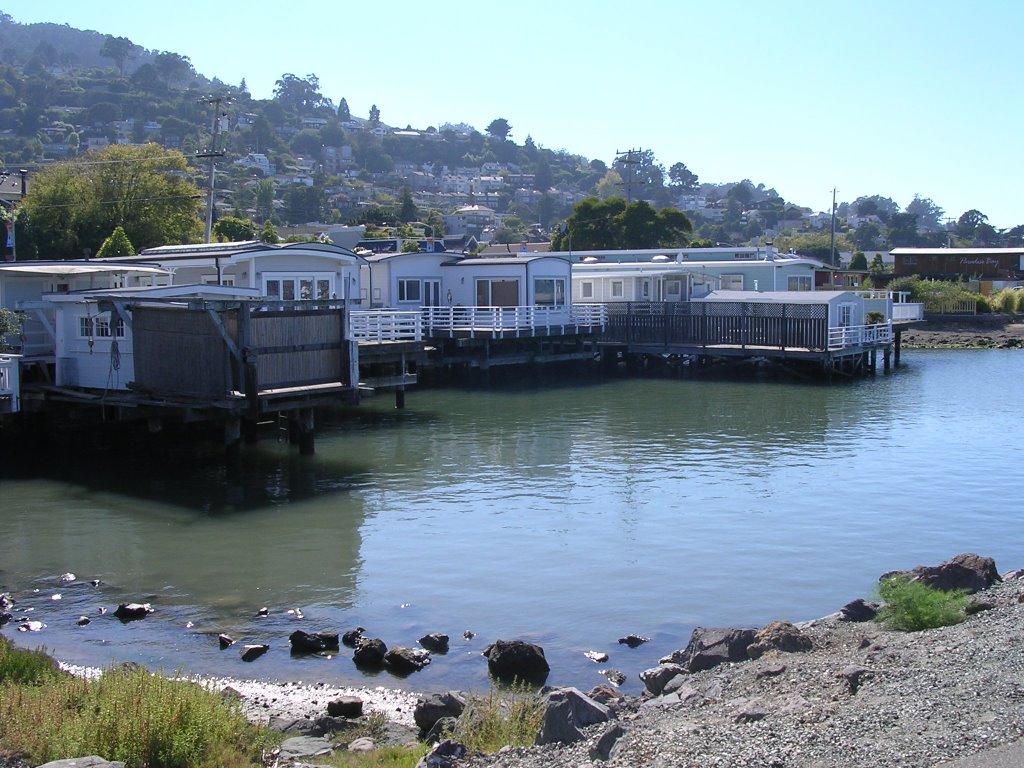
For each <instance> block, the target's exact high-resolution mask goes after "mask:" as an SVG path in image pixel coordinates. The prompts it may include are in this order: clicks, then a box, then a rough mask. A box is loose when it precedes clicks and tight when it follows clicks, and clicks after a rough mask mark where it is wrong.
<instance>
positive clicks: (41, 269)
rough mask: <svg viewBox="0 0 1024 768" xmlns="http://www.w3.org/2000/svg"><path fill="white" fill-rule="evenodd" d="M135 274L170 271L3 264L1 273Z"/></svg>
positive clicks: (133, 266) (120, 266)
mask: <svg viewBox="0 0 1024 768" xmlns="http://www.w3.org/2000/svg"><path fill="white" fill-rule="evenodd" d="M118 272H135V273H138V274H142V275H167V274H170V270H167V269H162V268H160V267H143V266H139V265H136V264H3V265H0V273H2V274H8V275H94V274H102V273H118Z"/></svg>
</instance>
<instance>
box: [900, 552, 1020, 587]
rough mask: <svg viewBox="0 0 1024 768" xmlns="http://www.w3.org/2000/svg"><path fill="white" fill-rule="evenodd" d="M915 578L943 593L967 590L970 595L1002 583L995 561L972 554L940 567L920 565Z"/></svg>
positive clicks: (950, 560)
mask: <svg viewBox="0 0 1024 768" xmlns="http://www.w3.org/2000/svg"><path fill="white" fill-rule="evenodd" d="M913 576H914V579H915V580H917V581H920V582H921V583H922V584H927V585H928V586H929V587H934V588H935V589H941V590H942V591H943V592H949V591H951V590H954V589H966V590H967V591H968V592H969V593H970V594H974V593H975V592H980V591H981V590H983V589H988V588H989V587H991V586H992V585H993V584H995V583H997V582H1000V581H1002V578H1001V577H1000V576H999V571H997V570H996V561H995V560H993V559H992V558H991V557H981V556H979V555H975V554H974V553H972V552H967V553H964V554H961V555H957V556H956V557H953V558H950V559H949V560H947V561H946V562H944V563H941V564H940V565H933V566H923V565H919V566H918V567H917V568H915V569H914V570H913Z"/></svg>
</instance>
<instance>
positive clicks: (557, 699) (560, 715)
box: [534, 688, 611, 746]
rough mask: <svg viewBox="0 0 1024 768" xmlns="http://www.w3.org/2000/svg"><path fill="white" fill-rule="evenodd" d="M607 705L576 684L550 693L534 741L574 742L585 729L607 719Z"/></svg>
mask: <svg viewBox="0 0 1024 768" xmlns="http://www.w3.org/2000/svg"><path fill="white" fill-rule="evenodd" d="M610 717H611V714H610V713H609V710H608V707H606V706H605V705H604V704H599V703H598V702H596V701H594V700H593V699H592V698H590V697H589V696H587V695H586V694H585V693H583V692H581V691H579V690H578V689H576V688H560V689H557V690H554V691H552V692H551V693H549V694H548V700H547V704H546V705H545V707H544V716H543V718H542V720H541V725H540V730H539V731H538V732H537V738H536V740H535V741H534V743H535V744H537V745H538V746H540V745H543V744H571V743H572V742H574V741H579V740H580V739H583V738H585V734H584V733H583V729H584V728H586V727H587V726H588V725H594V723H605V722H608V720H609V718H610Z"/></svg>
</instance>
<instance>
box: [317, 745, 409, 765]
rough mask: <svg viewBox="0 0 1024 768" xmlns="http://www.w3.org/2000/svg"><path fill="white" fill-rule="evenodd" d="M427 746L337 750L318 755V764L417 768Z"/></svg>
mask: <svg viewBox="0 0 1024 768" xmlns="http://www.w3.org/2000/svg"><path fill="white" fill-rule="evenodd" d="M426 752H427V748H426V747H425V746H423V745H417V746H414V747H381V748H380V749H375V750H373V752H335V753H334V754H333V755H331V756H330V757H318V758H317V759H316V762H317V765H332V766H335V768H416V764H417V763H418V762H419V761H420V760H421V759H422V758H423V755H425V754H426Z"/></svg>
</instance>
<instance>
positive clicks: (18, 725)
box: [0, 649, 275, 768]
mask: <svg viewBox="0 0 1024 768" xmlns="http://www.w3.org/2000/svg"><path fill="white" fill-rule="evenodd" d="M9 650H10V649H8V651H9ZM19 653H21V652H19ZM35 653H39V654H41V652H35ZM42 655H43V656H45V654H42ZM46 658H48V657H46ZM51 663H52V662H51ZM31 664H32V665H35V667H33V668H34V669H35V668H38V667H39V666H40V662H39V661H38V659H34V660H33V661H32V662H31ZM8 666H10V667H11V668H12V669H22V668H24V666H25V665H24V664H22V665H18V664H13V663H10V664H9V665H8ZM274 738H275V737H274V735H273V734H271V733H270V732H269V731H265V730H261V729H258V728H256V727H254V726H252V725H250V724H249V722H248V721H247V720H246V719H245V717H244V715H242V712H241V709H240V707H239V706H238V704H237V703H236V702H232V701H229V700H225V699H224V698H222V697H221V696H220V694H218V693H215V692H212V691H207V690H205V689H204V688H202V687H200V686H199V685H196V684H195V683H190V682H185V681H180V680H168V679H166V678H164V677H160V676H158V675H152V674H150V673H149V672H147V671H146V670H144V669H122V668H112V669H109V670H107V671H106V672H104V673H103V675H102V676H101V677H99V678H98V679H95V680H85V679H81V678H77V677H74V676H71V675H61V674H58V675H50V676H48V677H47V676H45V675H42V676H36V678H35V682H34V683H30V684H28V683H25V682H16V681H14V680H13V679H11V678H8V679H6V680H5V681H4V682H2V683H0V748H4V749H8V750H15V751H19V752H23V753H25V754H28V755H30V756H31V758H32V760H33V761H35V762H36V763H43V762H48V761H50V760H58V759H64V758H72V757H82V756H85V755H100V756H102V757H104V758H106V759H107V760H120V761H123V762H124V763H125V764H126V765H127V766H128V768H150V767H154V768H155V767H156V766H160V768H215V767H216V768H249V767H250V766H253V765H258V764H259V762H260V759H261V757H262V755H263V753H264V751H265V750H267V749H269V748H270V747H271V746H272V744H273V742H274Z"/></svg>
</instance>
